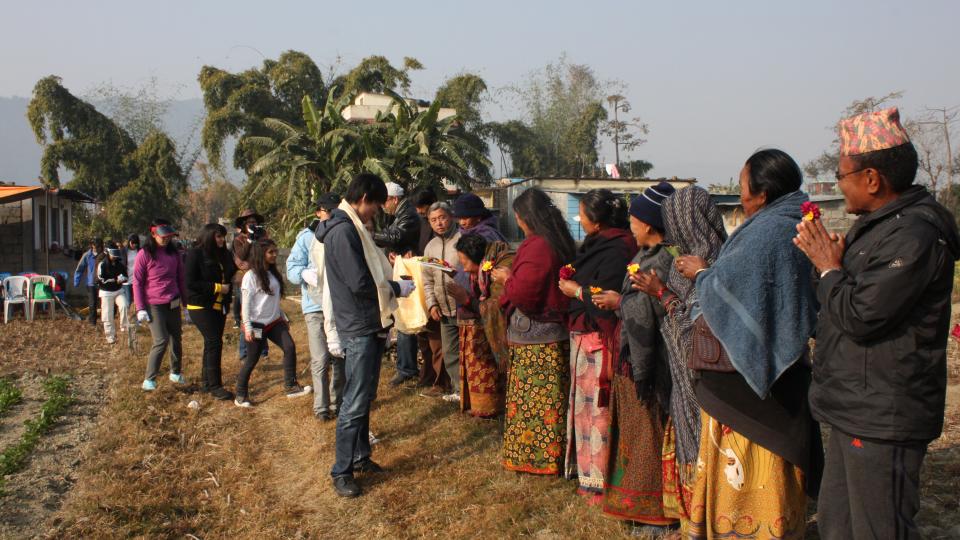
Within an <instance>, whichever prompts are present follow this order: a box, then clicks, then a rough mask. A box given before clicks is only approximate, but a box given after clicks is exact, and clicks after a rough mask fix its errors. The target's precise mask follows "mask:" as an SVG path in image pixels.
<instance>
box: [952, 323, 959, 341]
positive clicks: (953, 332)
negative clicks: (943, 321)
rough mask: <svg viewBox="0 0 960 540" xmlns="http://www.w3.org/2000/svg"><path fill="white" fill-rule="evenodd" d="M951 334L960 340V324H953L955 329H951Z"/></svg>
mask: <svg viewBox="0 0 960 540" xmlns="http://www.w3.org/2000/svg"><path fill="white" fill-rule="evenodd" d="M950 335H951V336H952V337H953V339H956V340H960V324H955V325H953V330H951V331H950Z"/></svg>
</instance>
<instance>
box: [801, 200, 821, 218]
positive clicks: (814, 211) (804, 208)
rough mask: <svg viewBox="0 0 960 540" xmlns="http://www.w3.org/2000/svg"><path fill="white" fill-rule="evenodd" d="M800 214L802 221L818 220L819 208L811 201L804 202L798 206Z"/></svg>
mask: <svg viewBox="0 0 960 540" xmlns="http://www.w3.org/2000/svg"><path fill="white" fill-rule="evenodd" d="M800 213H801V214H803V220H804V221H813V220H815V219H820V207H819V206H817V205H816V203H813V202H811V201H806V202H804V203H803V204H801V205H800Z"/></svg>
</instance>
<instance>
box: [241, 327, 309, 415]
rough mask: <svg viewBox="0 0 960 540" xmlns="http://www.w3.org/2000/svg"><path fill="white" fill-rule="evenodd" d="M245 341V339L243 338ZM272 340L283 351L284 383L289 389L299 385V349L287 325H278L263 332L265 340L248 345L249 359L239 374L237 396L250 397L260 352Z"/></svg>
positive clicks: (244, 362)
mask: <svg viewBox="0 0 960 540" xmlns="http://www.w3.org/2000/svg"><path fill="white" fill-rule="evenodd" d="M241 339H243V338H241ZM268 339H269V340H270V341H272V342H274V343H276V344H277V345H279V346H280V348H282V349H283V383H284V386H286V387H287V388H289V387H291V386H294V385H296V384H297V347H296V345H295V344H294V343H293V337H292V336H291V335H290V328H289V327H288V326H287V323H285V322H280V323H277V324H275V325H274V326H273V328H271V329H270V330H269V331H267V330H264V331H263V339H254V340H253V341H252V342H250V343H247V357H246V359H244V361H243V365H241V366H240V372H239V373H238V374H237V396H238V397H248V396H249V394H248V393H247V391H248V388H249V385H250V374H251V373H253V368H255V367H257V362H259V361H260V352H261V351H262V350H263V348H264V347H265V346H266V345H267V340H268Z"/></svg>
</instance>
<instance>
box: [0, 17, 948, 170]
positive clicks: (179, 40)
mask: <svg viewBox="0 0 960 540" xmlns="http://www.w3.org/2000/svg"><path fill="white" fill-rule="evenodd" d="M3 12H4V15H3V18H2V21H0V66H2V69H3V77H2V78H0V96H29V95H30V92H31V89H32V87H33V85H34V83H35V82H36V81H37V80H38V79H40V78H41V77H44V76H46V75H50V74H56V75H59V76H60V77H62V78H63V83H64V85H65V86H66V87H67V88H69V89H70V90H71V91H73V92H74V93H75V94H82V93H83V92H84V91H85V90H88V89H90V88H92V87H94V86H97V85H99V84H101V83H104V82H111V83H112V84H114V85H118V86H132V87H135V86H138V85H143V84H145V82H146V81H149V80H150V79H151V78H154V77H155V78H156V79H157V80H158V82H159V85H160V88H161V90H162V91H163V92H165V93H166V94H167V95H168V96H169V97H175V98H191V97H199V96H200V88H199V85H198V84H197V82H196V76H197V73H198V72H199V70H200V68H201V67H202V66H203V65H213V66H217V67H220V68H223V69H227V70H231V71H239V70H243V69H247V68H251V67H258V66H259V65H260V64H261V62H262V60H263V58H264V57H266V58H276V57H277V56H278V55H279V54H280V53H281V52H283V51H285V50H289V49H294V50H299V51H303V52H305V53H307V54H309V55H310V56H311V57H312V58H313V59H314V61H315V62H317V64H318V65H320V67H321V69H322V70H324V71H327V70H328V69H330V68H331V66H335V65H336V64H337V63H338V62H339V63H340V65H341V70H343V69H349V67H351V66H353V65H355V64H356V63H357V62H359V60H360V59H362V58H364V57H366V56H369V55H373V54H380V55H384V56H386V57H388V58H389V59H390V60H391V61H392V62H393V63H394V64H395V65H399V64H400V63H401V62H402V59H403V57H404V56H412V57H415V58H417V59H418V60H420V61H421V62H422V63H423V64H424V66H425V67H426V69H425V70H423V71H420V72H416V73H415V74H414V75H413V86H412V91H411V93H412V94H413V97H420V98H427V99H429V98H431V97H432V96H433V94H434V92H435V90H436V88H437V86H439V85H440V84H441V83H442V82H443V81H444V80H445V79H446V78H448V77H450V76H452V75H455V74H457V73H460V72H464V71H470V72H474V73H477V74H479V75H480V76H482V77H483V78H484V79H485V80H486V82H487V85H488V87H489V88H490V89H491V92H490V102H489V103H488V104H487V105H486V113H487V119H491V120H499V119H504V118H507V117H514V116H516V115H517V111H515V110H513V109H512V107H511V106H510V105H509V104H508V103H506V102H505V100H503V98H502V97H501V96H502V93H499V92H497V89H501V88H504V87H506V86H508V85H511V84H516V83H518V82H520V81H522V80H524V78H525V77H526V76H527V75H528V74H529V73H531V72H532V71H534V70H536V69H539V68H542V67H543V66H544V65H546V64H547V63H550V62H554V61H556V60H557V59H558V58H559V57H560V55H561V54H563V53H565V54H566V55H567V57H568V60H569V61H570V62H574V63H580V64H587V65H589V66H591V67H592V68H593V69H594V71H595V72H596V74H597V76H598V77H599V78H600V79H617V80H619V81H622V82H623V83H625V84H626V87H627V91H626V92H624V94H625V96H626V97H627V98H628V99H629V101H630V102H631V104H632V106H633V111H632V113H631V114H637V115H639V116H640V117H641V118H642V119H643V121H645V122H646V123H647V124H648V125H649V127H650V133H649V135H648V137H647V138H648V141H649V142H648V143H647V144H645V145H643V146H641V147H640V148H639V149H637V150H635V151H633V152H632V153H631V156H630V157H632V158H634V159H646V160H648V161H650V162H652V163H653V164H654V170H653V171H652V174H651V176H655V177H657V176H667V177H671V176H678V177H696V178H698V179H699V180H700V181H701V182H702V183H704V184H712V183H726V181H727V180H728V179H730V178H736V177H737V175H738V174H739V170H740V167H741V166H742V164H743V162H744V161H745V160H746V158H747V157H749V155H750V154H751V153H752V152H753V151H754V150H756V149H758V148H761V147H778V148H781V149H783V150H785V151H787V152H788V153H790V154H791V155H792V156H793V157H794V158H795V159H796V160H797V161H798V162H800V163H803V162H805V161H807V160H809V159H811V158H814V157H816V156H817V155H819V154H820V152H822V151H823V150H825V149H826V148H828V147H829V145H830V143H831V141H832V140H833V134H832V133H831V131H830V129H829V126H831V125H833V124H834V123H835V122H836V121H837V119H838V117H839V115H840V113H841V112H842V111H843V109H844V108H845V107H846V106H847V105H848V104H850V102H852V101H853V100H856V99H862V98H864V97H867V96H879V95H884V94H887V93H888V92H891V91H896V90H903V91H904V92H905V94H904V97H903V98H902V99H901V100H899V102H898V103H897V104H898V105H899V106H900V107H901V110H902V111H903V113H902V114H903V115H904V116H910V115H914V114H918V113H919V112H922V111H923V110H924V108H925V107H944V106H947V107H949V106H954V105H960V69H958V68H960V55H958V51H960V32H957V31H956V27H957V24H958V21H960V2H957V1H950V0H944V1H922V0H918V1H914V2H906V1H903V0H899V1H888V0H871V1H863V0H859V1H843V2H840V1H820V0H810V1H804V2H773V1H769V0H767V1H759V0H749V1H734V0H729V1H722V2H719V1H693V0H689V1H675V2H663V1H660V2H646V1H639V0H634V1H629V2H628V1H621V2H615V1H606V0H591V1H579V2H572V1H566V0H555V1H551V2H547V1H535V0H526V1H518V0H513V1H509V2H506V1H500V0H487V1H485V2H471V3H466V2H456V1H446V2H417V1H408V2H402V3H399V2H382V1H379V0H368V1H366V2H338V3H336V4H334V3H331V2H292V1H282V0H273V1H271V2H263V1H257V2H254V1H248V0H233V1H229V2H228V1H219V0H217V1H214V0H205V1H203V2H195V1H190V2H187V1H180V0H167V1H164V2H130V1H129V0H127V1H98V0H87V1H84V2H76V1H73V0H71V1H62V0H45V1H44V2H35V1H22V0H17V1H7V2H4V4H3ZM3 129H5V128H4V126H0V130H3ZM601 156H602V157H603V158H604V160H605V161H607V162H610V161H612V160H613V151H612V147H611V146H610V145H609V144H605V145H604V146H603V147H602V148H601ZM623 158H624V156H621V159H623ZM494 161H495V162H498V161H499V159H498V158H497V157H496V156H495V157H494ZM495 173H498V174H499V173H502V171H500V170H499V169H497V170H495Z"/></svg>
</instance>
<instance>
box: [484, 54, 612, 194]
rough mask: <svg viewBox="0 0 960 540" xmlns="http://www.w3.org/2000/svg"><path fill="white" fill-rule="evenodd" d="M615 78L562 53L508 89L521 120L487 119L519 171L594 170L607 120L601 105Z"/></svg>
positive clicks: (536, 173) (568, 172)
mask: <svg viewBox="0 0 960 540" xmlns="http://www.w3.org/2000/svg"><path fill="white" fill-rule="evenodd" d="M610 86H611V83H608V82H601V81H599V80H598V79H597V77H596V75H595V74H594V72H593V69H591V68H590V67H589V66H586V65H583V64H573V63H570V62H568V61H567V59H566V57H565V56H561V57H560V59H559V60H558V61H557V62H556V63H551V64H548V65H547V66H546V67H544V68H543V69H542V70H539V71H537V72H534V73H532V74H531V75H530V76H529V77H528V78H527V80H526V81H524V82H523V83H522V84H520V85H517V86H514V87H510V88H508V89H506V91H505V95H507V96H510V97H513V98H515V100H516V104H517V106H518V108H519V109H520V111H521V112H522V114H523V119H522V120H509V121H506V122H500V123H491V124H489V133H490V135H491V136H492V137H493V139H494V140H495V141H496V142H497V144H498V145H500V147H501V148H503V149H504V150H505V151H506V153H508V154H509V156H510V161H511V165H512V167H511V174H512V175H517V176H560V175H563V176H574V177H577V176H586V175H592V174H595V167H596V165H597V159H598V152H597V147H598V138H599V130H600V127H601V125H602V123H603V122H604V121H605V120H607V111H606V109H605V108H604V107H603V100H604V99H605V96H606V90H607V89H608V88H609V87H610Z"/></svg>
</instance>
